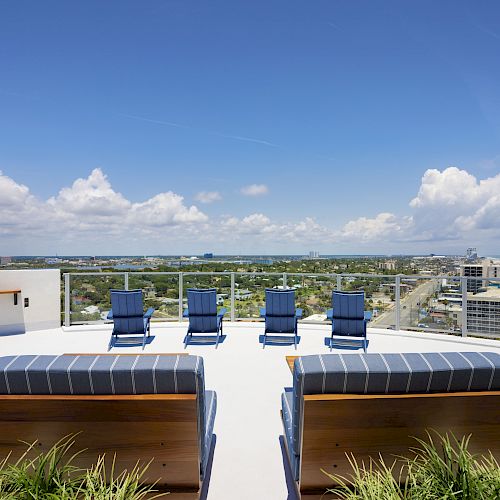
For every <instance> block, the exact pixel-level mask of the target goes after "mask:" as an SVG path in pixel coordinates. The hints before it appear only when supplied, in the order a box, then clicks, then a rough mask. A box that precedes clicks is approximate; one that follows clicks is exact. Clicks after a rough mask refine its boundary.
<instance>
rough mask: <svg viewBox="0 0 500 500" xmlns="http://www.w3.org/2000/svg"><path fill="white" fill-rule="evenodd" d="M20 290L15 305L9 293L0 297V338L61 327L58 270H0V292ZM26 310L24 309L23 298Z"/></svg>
mask: <svg viewBox="0 0 500 500" xmlns="http://www.w3.org/2000/svg"><path fill="white" fill-rule="evenodd" d="M16 289H20V290H21V293H20V294H18V303H17V306H15V305H14V296H13V295H12V294H8V295H3V294H0V335H6V334H15V333H24V332H27V331H32V330H45V329H47V328H57V327H59V326H60V325H61V286H60V272H59V270H58V269H43V270H38V269H37V270H20V271H17V270H16V271H15V270H7V271H0V290H16ZM25 298H28V299H29V307H24V299H25Z"/></svg>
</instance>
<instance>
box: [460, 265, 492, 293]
mask: <svg viewBox="0 0 500 500" xmlns="http://www.w3.org/2000/svg"><path fill="white" fill-rule="evenodd" d="M487 275H488V261H483V262H481V263H478V264H462V265H461V266H460V276H465V277H468V278H469V277H470V278H483V277H484V278H486V276H487ZM485 284H486V282H485V281H482V280H478V279H472V280H467V291H468V292H470V293H476V292H477V291H478V290H479V289H480V288H482V287H483V286H484V285H485Z"/></svg>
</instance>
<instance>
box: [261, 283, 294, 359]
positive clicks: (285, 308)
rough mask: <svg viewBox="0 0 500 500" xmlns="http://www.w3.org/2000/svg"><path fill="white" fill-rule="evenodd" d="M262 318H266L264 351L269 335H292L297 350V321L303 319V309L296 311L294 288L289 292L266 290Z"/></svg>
mask: <svg viewBox="0 0 500 500" xmlns="http://www.w3.org/2000/svg"><path fill="white" fill-rule="evenodd" d="M260 317H261V318H265V329H264V340H263V342H262V349H264V348H265V347H266V340H267V334H268V333H270V334H272V335H273V336H274V335H276V334H282V333H288V334H290V333H292V334H293V336H294V337H293V343H294V345H295V349H297V320H298V319H300V318H302V309H295V290H294V289H293V288H292V289H289V290H276V289H274V288H266V307H262V308H261V309H260Z"/></svg>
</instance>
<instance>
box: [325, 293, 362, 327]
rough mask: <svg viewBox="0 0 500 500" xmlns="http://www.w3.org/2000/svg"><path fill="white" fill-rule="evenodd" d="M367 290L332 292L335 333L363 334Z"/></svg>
mask: <svg viewBox="0 0 500 500" xmlns="http://www.w3.org/2000/svg"><path fill="white" fill-rule="evenodd" d="M364 305H365V292H363V291H361V292H340V291H334V292H333V293H332V308H333V329H334V334H335V335H356V336H359V335H363V334H364V331H365V325H364Z"/></svg>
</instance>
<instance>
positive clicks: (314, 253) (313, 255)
mask: <svg viewBox="0 0 500 500" xmlns="http://www.w3.org/2000/svg"><path fill="white" fill-rule="evenodd" d="M318 257H319V252H317V251H316V250H311V251H310V252H309V258H310V259H317V258H318Z"/></svg>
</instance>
